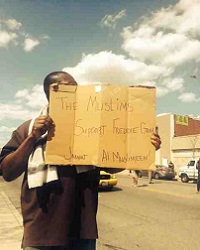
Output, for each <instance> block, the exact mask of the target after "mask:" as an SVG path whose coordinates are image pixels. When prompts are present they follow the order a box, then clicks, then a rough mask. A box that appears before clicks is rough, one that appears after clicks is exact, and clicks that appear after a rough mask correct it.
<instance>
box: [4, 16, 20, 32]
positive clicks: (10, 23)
mask: <svg viewBox="0 0 200 250" xmlns="http://www.w3.org/2000/svg"><path fill="white" fill-rule="evenodd" d="M5 24H6V26H7V27H8V29H10V30H18V29H19V28H20V27H21V26H22V24H21V23H20V22H18V21H17V20H15V19H13V18H12V19H8V20H6V21H5Z"/></svg>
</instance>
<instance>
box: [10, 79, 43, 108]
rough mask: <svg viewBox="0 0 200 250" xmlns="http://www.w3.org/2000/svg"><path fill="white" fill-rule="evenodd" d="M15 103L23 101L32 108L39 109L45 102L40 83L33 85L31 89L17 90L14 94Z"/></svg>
mask: <svg viewBox="0 0 200 250" xmlns="http://www.w3.org/2000/svg"><path fill="white" fill-rule="evenodd" d="M15 98H16V100H17V103H24V104H25V105H26V106H27V107H29V108H32V109H40V108H42V107H43V106H45V105H46V104H47V100H46V97H45V95H44V92H43V87H42V85H38V84H37V85H35V86H34V87H33V88H32V89H23V90H19V91H18V92H17V93H16V94H15Z"/></svg>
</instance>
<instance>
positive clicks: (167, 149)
mask: <svg viewBox="0 0 200 250" xmlns="http://www.w3.org/2000/svg"><path fill="white" fill-rule="evenodd" d="M156 124H157V126H158V130H159V135H160V137H161V139H162V147H161V149H160V150H158V152H156V164H163V165H168V163H169V162H170V161H172V162H173V163H174V165H175V170H176V171H178V169H179V167H180V166H183V165H186V164H187V163H188V161H189V160H191V159H193V158H199V157H200V119H197V118H192V117H189V116H182V115H177V114H160V115H158V116H157V119H156Z"/></svg>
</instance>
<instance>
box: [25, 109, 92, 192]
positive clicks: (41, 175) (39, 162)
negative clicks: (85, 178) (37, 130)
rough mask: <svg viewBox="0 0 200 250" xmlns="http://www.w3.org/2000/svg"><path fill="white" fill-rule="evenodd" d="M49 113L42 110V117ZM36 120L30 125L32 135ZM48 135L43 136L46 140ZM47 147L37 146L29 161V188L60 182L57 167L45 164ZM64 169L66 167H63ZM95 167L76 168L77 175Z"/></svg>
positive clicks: (46, 110)
mask: <svg viewBox="0 0 200 250" xmlns="http://www.w3.org/2000/svg"><path fill="white" fill-rule="evenodd" d="M47 113H48V106H46V107H45V108H43V109H42V111H41V112H40V115H46V114H47ZM34 122H35V119H32V121H31V122H30V125H29V131H28V133H29V134H30V133H31V131H32V129H33V124H34ZM46 136H47V133H46V134H44V135H42V138H45V137H46ZM45 146H46V145H44V144H42V145H40V144H39V145H37V147H36V148H35V150H34V151H33V152H32V153H31V155H30V156H29V160H28V186H29V188H36V187H41V186H43V184H44V183H49V182H52V181H56V180H58V173H57V167H56V166H53V165H46V164H45ZM63 167H64V166H63ZM94 168H95V167H94V166H76V171H77V173H78V174H79V173H83V172H87V171H90V170H92V169H94Z"/></svg>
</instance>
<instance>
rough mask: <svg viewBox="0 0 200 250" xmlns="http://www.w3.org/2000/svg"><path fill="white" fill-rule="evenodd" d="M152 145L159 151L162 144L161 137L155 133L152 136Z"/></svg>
mask: <svg viewBox="0 0 200 250" xmlns="http://www.w3.org/2000/svg"><path fill="white" fill-rule="evenodd" d="M151 143H152V144H153V145H154V147H155V149H156V150H158V149H159V148H160V145H161V143H162V142H161V139H160V136H159V135H158V134H156V133H153V135H152V136H151Z"/></svg>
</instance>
